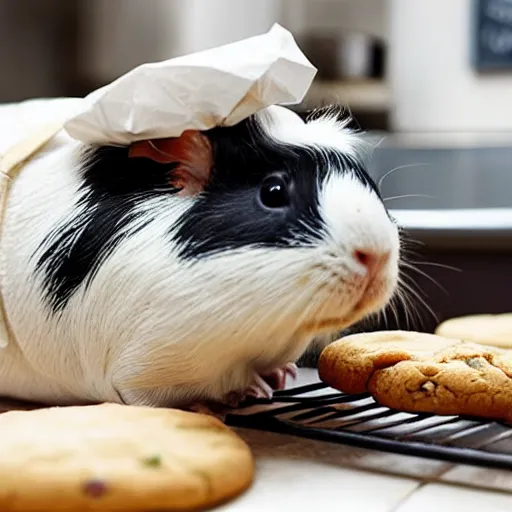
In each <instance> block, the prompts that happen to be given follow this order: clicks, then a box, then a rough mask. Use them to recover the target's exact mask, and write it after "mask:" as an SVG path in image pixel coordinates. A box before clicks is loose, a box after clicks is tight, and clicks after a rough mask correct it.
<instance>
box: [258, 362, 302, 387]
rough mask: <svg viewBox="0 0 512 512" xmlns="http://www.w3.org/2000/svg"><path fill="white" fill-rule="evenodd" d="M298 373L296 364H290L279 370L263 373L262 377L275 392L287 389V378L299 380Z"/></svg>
mask: <svg viewBox="0 0 512 512" xmlns="http://www.w3.org/2000/svg"><path fill="white" fill-rule="evenodd" d="M297 371H298V369H297V365H296V364H295V363H288V364H285V365H284V366H281V367H279V368H274V369H273V370H271V371H270V372H268V373H261V374H260V376H261V378H262V379H263V380H264V381H265V382H266V383H267V384H268V385H269V386H270V387H271V388H272V389H273V390H274V391H278V390H281V389H285V387H286V377H288V376H290V377H291V378H292V379H296V378H297Z"/></svg>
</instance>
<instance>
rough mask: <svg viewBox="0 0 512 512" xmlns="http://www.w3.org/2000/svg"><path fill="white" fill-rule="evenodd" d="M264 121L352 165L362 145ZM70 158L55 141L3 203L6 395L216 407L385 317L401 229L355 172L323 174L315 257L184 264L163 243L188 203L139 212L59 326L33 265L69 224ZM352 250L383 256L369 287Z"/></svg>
mask: <svg viewBox="0 0 512 512" xmlns="http://www.w3.org/2000/svg"><path fill="white" fill-rule="evenodd" d="M0 115H1V111H0ZM261 115H263V116H267V123H268V124H267V125H266V129H267V131H268V133H269V136H272V137H275V138H277V139H279V140H286V141H287V142H292V143H298V144H315V145H318V146H321V145H322V144H323V145H325V144H328V145H332V146H335V147H339V148H342V149H343V150H344V151H347V152H350V153H352V154H356V152H357V147H358V141H357V138H356V137H355V136H354V135H351V134H346V133H343V132H342V131H340V129H339V126H336V125H335V123H334V122H332V121H326V122H323V123H322V122H320V121H315V122H314V123H312V124H304V123H303V122H302V121H301V120H300V119H299V118H298V117H297V116H295V114H291V112H289V111H287V110H285V109H281V108H279V107H275V108H272V109H269V110H268V111H267V112H264V113H262V114H261ZM76 150H77V145H76V144H75V143H72V142H70V141H69V140H62V141H60V146H59V145H57V146H54V147H53V149H52V150H51V151H48V152H46V153H45V154H43V155H41V156H39V157H38V158H36V159H35V160H34V161H32V162H31V163H29V164H28V165H27V166H26V168H24V170H23V172H22V173H21V174H20V176H19V177H18V179H17V180H16V181H15V183H14V184H13V188H12V193H11V195H10V197H9V203H8V210H7V215H6V218H5V224H4V226H3V235H2V240H1V245H0V257H1V259H2V263H3V268H4V272H5V275H4V276H3V278H2V282H1V283H0V286H1V289H2V292H3V294H4V298H5V305H6V310H7V315H8V319H9V322H10V325H11V327H12V330H13V333H14V339H13V340H12V343H10V344H9V346H8V347H7V348H5V349H3V350H2V351H0V393H1V394H7V395H11V396H14V397H19V398H25V399H33V400H41V401H45V402H50V403H76V402H79V403H81V402H90V401H104V400H109V401H118V402H119V401H124V402H126V403H138V404H151V405H176V404H179V403H181V402H183V401H187V400H193V399H195V398H198V397H200V398H205V397H210V398H216V399H218V398H222V397H223V396H224V395H225V394H226V393H228V392H229V391H232V390H234V389H239V388H244V387H245V386H248V385H250V384H251V383H252V379H253V375H254V372H262V371H265V370H269V369H272V368H275V367H278V366H281V365H283V364H285V363H288V362H290V361H294V360H296V359H297V358H298V357H299V356H300V355H301V354H302V353H303V352H304V350H305V349H306V348H307V346H308V344H309V343H310V342H311V340H312V339H313V338H314V337H315V336H316V335H318V334H322V333H329V332H333V331H336V330H339V329H341V328H343V327H346V326H348V325H349V324H351V323H353V322H354V321H356V320H358V319H359V318H361V317H362V316H364V315H366V314H367V313H369V312H371V311H374V310H376V309H379V308H381V307H382V306H384V304H385V303H386V301H387V300H388V299H389V297H390V295H391V293H392V292H393V290H394V286H395V284H396V272H397V259H398V235H397V231H396V228H395V226H394V225H393V224H392V223H391V221H390V220H389V219H388V217H387V216H386V213H385V210H384V208H383V206H382V204H381V202H380V201H379V199H378V198H377V196H376V195H375V194H373V193H372V192H370V191H369V190H368V189H367V188H365V187H363V186H362V185H361V184H360V183H359V182H358V181H355V180H354V179H353V178H352V177H351V175H350V173H348V174H347V175H346V176H344V177H340V176H339V175H338V174H336V173H331V174H330V175H329V177H328V179H326V181H325V182H324V183H322V184H321V196H320V205H321V212H322V216H323V220H324V223H325V226H326V236H325V239H324V240H323V241H322V242H321V243H318V244H317V245H316V246H315V247H313V248H311V247H308V248H301V247H297V248H294V249H287V250H282V249H256V248H250V249H243V250H238V251H232V252H230V253H223V254H221V255H219V256H217V257H208V258H204V259H202V260H201V261H199V262H197V263H187V264H185V263H183V261H181V260H180V259H179V258H178V257H177V255H176V253H175V252H174V251H173V248H172V247H171V246H170V243H169V237H168V231H169V228H170V227H171V226H173V224H174V222H175V220H176V219H177V218H178V216H179V215H180V214H181V213H182V212H183V211H186V209H187V208H189V207H190V205H191V204H192V203H193V200H191V199H182V198H176V197H173V196H164V195H162V197H161V198H159V199H152V200H147V201H146V202H145V203H143V204H142V205H141V206H140V208H142V209H143V210H145V211H146V212H147V214H146V216H145V218H144V219H143V220H144V221H145V220H148V219H150V218H152V217H153V218H154V220H152V221H151V222H150V223H149V224H148V225H147V226H146V227H144V228H143V229H141V230H138V231H137V232H136V233H135V234H133V233H131V230H132V228H134V227H135V226H134V225H132V226H129V227H128V228H127V233H128V235H129V236H127V237H126V239H125V240H124V241H123V242H122V243H121V244H120V245H119V246H118V248H117V249H116V250H115V251H114V253H113V254H112V255H111V256H110V257H109V258H108V259H107V260H106V261H105V262H104V264H103V265H102V266H101V267H100V268H99V270H98V272H97V274H96V275H95V277H94V279H93V280H92V282H91V283H90V285H89V286H88V287H87V288H85V287H82V288H80V289H79V290H78V292H77V293H76V294H74V295H73V296H72V298H71V300H70V302H69V304H68V305H67V306H66V308H65V309H64V311H63V312H62V314H61V315H60V316H53V315H52V314H50V311H49V307H48V305H47V303H46V302H45V300H44V298H43V289H42V283H41V278H40V277H38V275H37V274H36V273H35V261H36V259H35V258H33V255H34V253H35V252H36V250H37V248H38V247H39V246H40V244H41V243H42V242H43V241H44V240H45V239H46V237H48V234H49V233H50V231H51V230H52V228H54V227H55V225H56V224H57V223H58V222H62V221H63V220H65V219H72V218H74V217H75V216H76V214H77V207H76V203H77V200H78V199H79V192H78V187H79V184H80V181H79V177H78V169H79V164H78V156H77V152H76ZM146 217H147V218H146ZM356 249H361V250H371V251H374V252H377V253H389V254H390V257H389V261H388V264H387V266H386V267H384V268H382V269H381V272H380V274H379V275H378V276H377V278H376V279H375V280H374V281H373V282H372V283H369V282H368V279H367V276H366V272H365V269H364V268H363V267H362V266H361V265H360V264H358V262H357V261H356V260H354V258H353V256H352V254H353V251H354V250H356Z"/></svg>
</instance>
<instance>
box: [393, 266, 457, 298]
mask: <svg viewBox="0 0 512 512" xmlns="http://www.w3.org/2000/svg"><path fill="white" fill-rule="evenodd" d="M400 265H401V266H402V267H404V268H406V269H409V270H411V271H413V272H416V273H417V274H419V275H420V276H422V277H424V278H425V279H427V280H428V281H430V282H431V283H432V284H434V285H435V286H437V287H438V288H439V289H440V290H441V291H442V292H443V293H445V294H446V295H449V293H448V291H447V290H446V288H445V287H444V286H442V285H441V284H440V283H439V282H438V281H436V280H435V279H434V278H433V277H432V276H429V275H428V274H427V273H426V272H424V271H423V270H421V269H419V268H417V267H416V266H415V265H413V262H410V261H402V262H401V263H400Z"/></svg>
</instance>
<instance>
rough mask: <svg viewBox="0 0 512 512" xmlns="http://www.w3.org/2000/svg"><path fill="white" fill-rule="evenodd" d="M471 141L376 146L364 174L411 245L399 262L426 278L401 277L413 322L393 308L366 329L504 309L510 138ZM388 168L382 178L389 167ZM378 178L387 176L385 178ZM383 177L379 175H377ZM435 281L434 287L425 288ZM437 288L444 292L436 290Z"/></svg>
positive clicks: (511, 217)
mask: <svg viewBox="0 0 512 512" xmlns="http://www.w3.org/2000/svg"><path fill="white" fill-rule="evenodd" d="M508 138H509V137H508V136H507V137H505V140H502V141H501V142H496V140H494V139H492V138H490V140H489V141H488V142H486V141H483V142H482V138H481V137H476V138H475V140H474V141H473V142H471V143H460V141H457V143H453V144H450V143H449V142H447V141H444V142H443V143H439V138H438V139H437V142H436V143H431V142H424V141H423V142H422V141H421V138H420V139H419V141H418V140H417V141H416V142H415V143H408V144H401V143H396V142H395V141H392V142H391V143H389V142H388V143H386V142H384V143H383V144H382V145H381V146H380V147H378V148H377V149H376V150H375V151H374V154H373V157H372V163H371V166H370V172H371V174H372V175H373V177H374V178H375V179H376V181H380V180H382V182H381V191H382V194H383V197H384V198H385V199H386V204H387V206H388V208H390V211H391V214H392V215H393V216H394V217H395V218H396V219H397V221H398V223H399V224H400V225H401V226H402V227H403V228H404V232H405V236H406V238H409V239H414V240H416V241H418V242H420V244H413V245H412V247H414V252H415V254H414V255H409V256H407V258H408V259H409V260H410V261H413V262H415V263H414V266H415V267H416V268H418V269H419V270H421V271H422V272H425V273H427V275H428V277H425V276H423V275H421V274H420V273H418V272H416V271H411V270H406V269H404V272H405V274H406V276H408V277H406V279H408V280H409V283H410V284H411V285H412V286H413V287H414V288H415V289H416V293H417V294H419V295H420V296H422V298H423V300H424V301H425V302H426V303H427V305H428V308H430V309H432V310H433V312H434V315H435V316H434V315H432V314H431V313H429V312H428V308H427V307H426V306H424V305H422V304H421V301H420V300H419V299H418V298H416V297H412V296H411V302H412V303H413V304H414V307H415V309H417V310H418V311H419V315H418V316H417V318H416V319H414V318H412V317H411V315H410V314H409V315H407V314H406V311H405V308H403V307H399V310H398V313H399V314H398V321H397V320H395V318H394V316H393V315H391V314H388V318H389V321H388V323H383V322H377V325H376V324H375V322H374V323H373V327H374V328H397V327H398V328H409V329H421V330H426V331H432V330H433V329H434V328H435V326H436V325H437V323H438V322H439V321H442V320H444V319H445V318H449V317H453V316H459V315H466V314H475V313H499V312H508V311H511V312H512V137H510V139H511V140H508ZM395 168H396V170H395V171H393V172H391V173H389V171H391V170H392V169H395ZM386 173H389V174H388V175H387V176H385V175H386ZM384 176H385V177H384ZM431 280H434V281H436V282H437V283H438V284H439V286H438V285H436V284H434V283H432V281H431ZM441 288H444V290H445V291H443V290H442V289H441Z"/></svg>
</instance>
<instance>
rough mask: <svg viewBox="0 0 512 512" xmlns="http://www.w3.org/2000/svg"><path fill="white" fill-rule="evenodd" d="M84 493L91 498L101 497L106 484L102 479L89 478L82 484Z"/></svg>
mask: <svg viewBox="0 0 512 512" xmlns="http://www.w3.org/2000/svg"><path fill="white" fill-rule="evenodd" d="M84 491H85V494H87V495H89V496H90V497H91V498H101V497H102V496H103V495H104V494H105V493H106V492H107V484H106V483H105V482H104V481H103V480H99V479H93V480H89V481H88V482H86V483H85V485H84Z"/></svg>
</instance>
